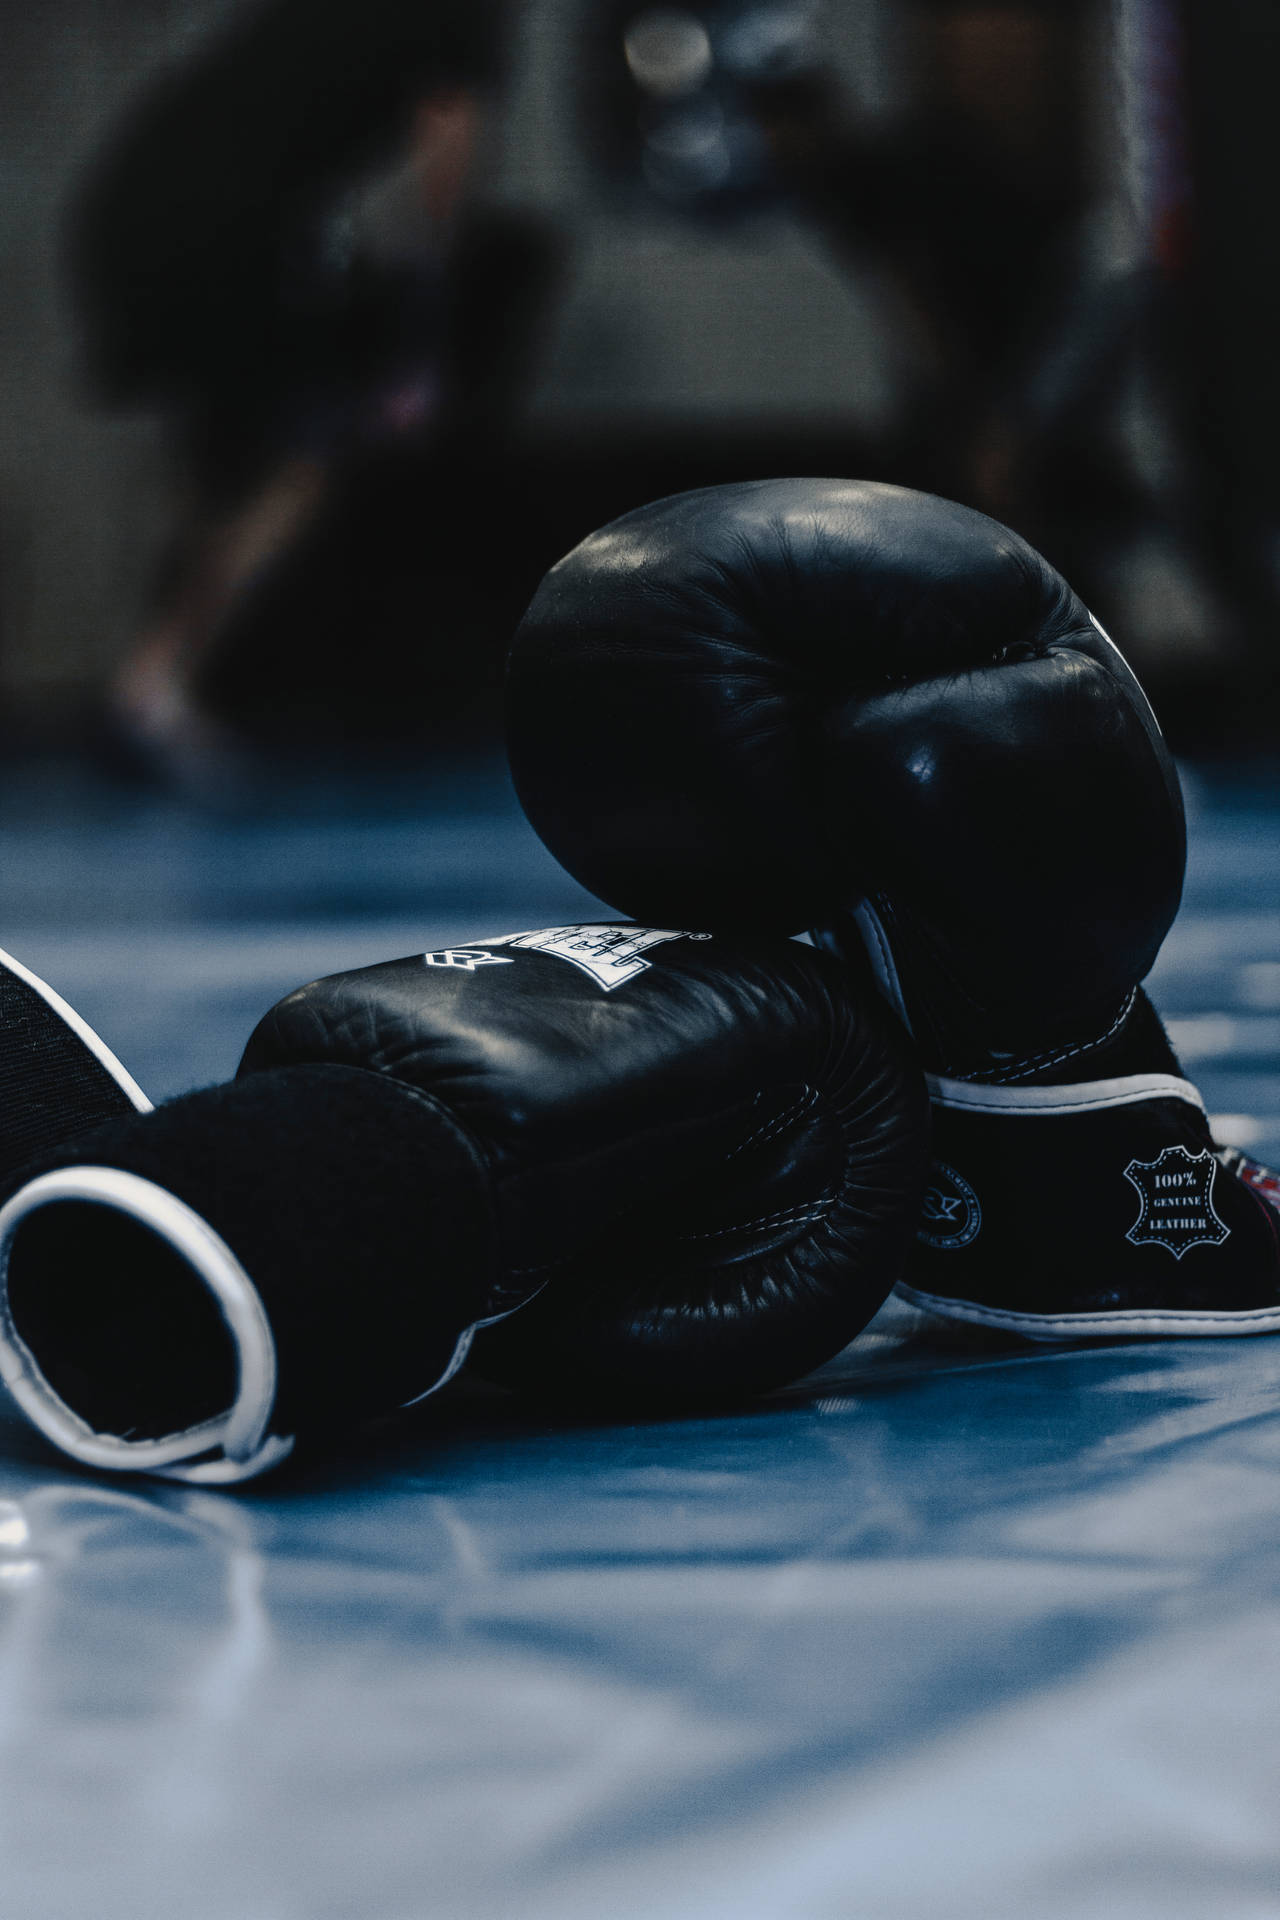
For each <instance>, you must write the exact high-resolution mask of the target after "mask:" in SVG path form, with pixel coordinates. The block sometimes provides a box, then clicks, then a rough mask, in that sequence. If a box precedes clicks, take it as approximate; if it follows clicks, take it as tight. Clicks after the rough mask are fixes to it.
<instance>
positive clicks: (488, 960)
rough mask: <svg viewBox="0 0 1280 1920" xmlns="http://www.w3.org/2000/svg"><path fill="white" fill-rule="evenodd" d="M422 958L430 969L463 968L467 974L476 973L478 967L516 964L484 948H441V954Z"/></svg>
mask: <svg viewBox="0 0 1280 1920" xmlns="http://www.w3.org/2000/svg"><path fill="white" fill-rule="evenodd" d="M422 957H423V959H424V960H425V961H426V963H427V965H428V966H429V967H461V968H462V969H463V971H464V972H465V973H474V972H475V970H476V968H477V967H510V966H514V964H515V962H514V961H512V960H506V959H504V958H503V956H502V955H501V954H500V953H486V952H485V950H484V948H483V947H441V949H440V951H439V953H424V954H423V956H422Z"/></svg>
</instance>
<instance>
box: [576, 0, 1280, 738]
mask: <svg viewBox="0 0 1280 1920" xmlns="http://www.w3.org/2000/svg"><path fill="white" fill-rule="evenodd" d="M1190 11H1191V12H1192V13H1193V14H1194V10H1190ZM1236 11H1237V12H1249V11H1250V7H1249V4H1248V0H1240V5H1239V7H1237V8H1236ZM1252 11H1253V12H1254V13H1255V14H1257V13H1266V12H1267V10H1266V9H1259V8H1258V7H1257V6H1256V5H1255V6H1253V8H1252ZM883 17H884V19H886V20H887V21H888V22H889V23H890V25H891V27H892V37H893V41H894V45H893V53H892V60H893V64H894V66H895V69H896V87H895V92H896V105H895V108H894V110H893V111H891V112H888V113H885V112H881V113H879V114H875V115H868V114H867V113H866V112H865V110H864V107H863V105H862V103H861V102H860V101H859V100H858V99H857V98H856V97H855V91H854V90H853V89H852V88H851V87H850V85H849V84H848V81H849V76H848V74H847V73H845V74H842V73H841V71H840V67H839V63H838V62H837V61H835V60H834V59H832V58H831V54H830V24H831V16H830V12H829V10H826V9H824V8H823V7H822V6H821V5H819V4H815V0H702V4H700V5H697V6H691V7H687V8H686V7H672V6H666V5H659V6H643V5H641V6H636V5H634V4H632V5H625V4H624V5H623V6H621V7H620V8H618V9H616V11H615V13H614V21H615V40H616V52H615V54H614V57H613V61H612V68H611V72H612V83H611V84H612V87H613V90H614V93H615V95H617V96H618V97H619V99H620V98H621V96H622V95H623V94H629V97H630V106H629V112H627V111H623V110H621V109H620V108H619V107H618V106H616V105H615V108H614V111H613V113H612V124H613V127H614V130H615V131H614V135H613V139H612V142H611V143H610V142H609V140H608V138H607V130H608V127H609V124H610V122H609V118H608V117H607V116H605V115H602V114H600V113H599V112H597V114H596V116H595V122H594V124H593V126H592V129H591V131H592V133H593V137H594V138H595V140H596V143H597V145H598V147H599V148H600V150H601V152H602V153H603V154H605V155H606V156H607V158H608V161H609V163H610V164H612V165H613V167H614V168H615V170H617V171H619V172H621V173H627V172H629V174H630V177H631V178H632V180H633V182H634V183H635V188H636V190H643V191H645V192H647V193H649V194H650V195H652V196H656V197H658V198H660V199H662V200H663V201H665V203H666V204H667V205H668V206H670V207H673V208H681V209H683V210H684V211H685V213H686V214H687V215H688V216H689V217H690V218H694V219H699V218H701V219H709V218H716V219H720V220H726V219H733V218H735V217H741V216H742V215H743V214H744V213H749V212H750V211H752V210H753V209H758V208H760V207H762V206H766V205H772V206H773V207H775V208H776V209H786V210H788V211H789V212H790V214H791V216H792V217H794V218H796V219H798V220H800V221H802V222H804V223H805V224H806V225H807V226H808V227H809V228H810V230H811V231H813V232H815V233H816V234H818V235H820V236H821V238H822V239H823V241H824V242H825V244H826V246H827V248H828V249H829V251H830V253H831V255H832V257H833V258H834V259H836V260H837V261H839V262H840V263H842V265H843V268H844V270H845V271H846V272H847V273H848V274H849V275H850V276H851V277H853V278H861V279H863V280H865V279H866V277H867V276H868V275H869V274H877V275H879V276H881V277H882V278H883V279H884V280H886V281H887V282H888V283H890V284H891V286H892V289H893V293H894V297H895V299H896V302H897V308H898V312H899V314H900V315H901V316H902V320H903V324H904V326H905V327H906V328H908V329H909V330H910V331H911V332H912V333H913V335H914V337H915V339H916V341H917V342H918V343H920V345H921V347H922V349H923V350H922V352H921V353H920V354H919V355H918V359H919V363H920V364H922V365H924V366H926V367H927V368H928V369H929V371H928V375H927V377H926V378H925V379H924V380H923V381H921V382H920V383H919V385H918V387H917V389H916V391H915V394H914V397H913V398H912V399H911V401H910V403H909V404H908V406H907V407H906V409H905V410H904V411H903V412H902V414H901V415H900V417H899V418H898V419H897V420H896V422H895V423H894V430H893V432H892V434H891V436H890V437H889V439H888V440H887V441H886V444H885V446H884V447H883V448H882V449H881V450H880V455H879V460H878V470H879V471H880V472H882V473H883V474H884V475H885V477H888V478H892V479H897V480H900V481H902V482H904V483H906V484H909V485H914V486H919V487H924V488H926V489H931V490H934V491H937V492H940V493H943V494H946V495H949V496H951V497H954V498H957V499H960V500H963V501H965V502H967V503H968V504H971V505H974V506H977V507H980V508H981V509H983V510H984V511H986V512H989V513H991V514H992V515H994V516H995V517H996V518H997V519H1000V520H1004V521H1008V522H1010V523H1012V524H1013V525H1015V526H1017V527H1018V528H1019V530H1020V531H1022V532H1023V533H1024V534H1026V535H1027V537H1028V538H1030V539H1031V540H1032V541H1033V542H1034V543H1035V544H1037V545H1038V546H1041V547H1042V548H1045V549H1047V550H1048V551H1049V552H1050V553H1052V554H1053V555H1054V557H1055V559H1056V560H1057V561H1058V562H1059V563H1060V564H1061V565H1062V566H1064V567H1065V568H1066V570H1067V571H1068V573H1069V574H1070V576H1071V577H1072V578H1073V579H1078V580H1079V581H1080V583H1081V585H1082V588H1083V589H1084V591H1085V592H1086V593H1087V594H1088V595H1089V596H1090V598H1091V599H1094V600H1095V601H1097V603H1098V604H1099V605H1100V606H1101V607H1103V608H1105V609H1107V610H1108V611H1109V613H1110V616H1111V617H1112V618H1113V620H1114V621H1115V624H1116V625H1117V627H1118V628H1120V629H1122V630H1123V631H1124V632H1125V634H1126V639H1127V644H1129V645H1130V646H1131V647H1132V649H1133V651H1134V653H1135V655H1136V656H1137V657H1138V659H1139V661H1140V664H1141V667H1142V670H1143V671H1144V673H1147V674H1149V675H1151V676H1152V677H1154V678H1155V679H1156V681H1157V682H1158V683H1159V684H1161V686H1162V687H1164V688H1167V689H1168V696H1167V704H1168V707H1169V709H1170V710H1171V711H1174V713H1175V720H1176V722H1177V723H1178V724H1181V723H1182V721H1183V720H1184V719H1186V720H1187V721H1190V722H1192V723H1194V722H1195V721H1196V720H1197V719H1203V717H1204V715H1205V712H1206V706H1205V703H1206V700H1208V701H1209V702H1210V704H1214V703H1220V702H1221V701H1222V700H1223V699H1224V698H1225V699H1226V701H1227V702H1228V703H1229V702H1230V700H1231V698H1232V686H1233V684H1235V682H1234V681H1233V678H1232V675H1233V673H1234V672H1235V671H1236V670H1237V669H1238V668H1239V666H1240V664H1241V647H1242V640H1243V635H1244V630H1245V626H1246V624H1247V621H1248V618H1249V612H1250V603H1249V600H1248V596H1247V594H1245V593H1244V586H1243V582H1244V580H1245V579H1246V578H1247V575H1248V571H1249V569H1248V568H1247V567H1246V568H1244V569H1242V568H1241V567H1240V566H1239V565H1236V564H1233V562H1232V560H1231V557H1230V546H1231V539H1230V537H1227V538H1224V529H1225V526H1226V525H1227V522H1228V520H1229V521H1230V524H1231V525H1233V526H1238V525H1239V522H1240V515H1239V513H1238V512H1236V511H1231V512H1230V513H1229V514H1228V513H1224V504H1225V502H1226V501H1227V500H1228V499H1234V498H1235V497H1236V496H1237V494H1238V492H1239V488H1238V487H1237V486H1236V485H1235V484H1234V483H1233V482H1231V481H1227V482H1226V484H1224V479H1225V476H1226V474H1227V473H1228V472H1229V470H1230V468H1231V466H1232V464H1233V462H1232V459H1231V456H1230V453H1229V452H1228V449H1227V447H1226V445H1225V444H1224V435H1225V427H1226V423H1227V422H1228V421H1229V420H1230V419H1231V418H1232V416H1233V414H1234V416H1235V418H1236V421H1237V429H1236V431H1235V439H1236V440H1237V441H1238V442H1239V443H1240V445H1241V446H1242V447H1244V448H1245V450H1246V453H1247V451H1248V449H1249V448H1250V447H1253V448H1258V447H1260V446H1261V444H1262V441H1263V439H1264V437H1265V429H1261V428H1259V427H1257V426H1256V425H1255V427H1254V428H1253V430H1252V431H1250V430H1249V429H1247V428H1246V429H1243V430H1241V428H1240V423H1241V422H1243V421H1244V420H1245V419H1251V420H1253V421H1254V422H1255V423H1256V422H1257V421H1258V420H1259V419H1260V417H1265V419H1266V420H1267V421H1269V420H1270V417H1271V412H1272V411H1274V409H1270V408H1266V409H1263V412H1262V415H1261V416H1260V415H1259V414H1258V412H1257V411H1256V410H1255V411H1254V412H1253V413H1251V412H1250V404H1249V400H1248V398H1247V397H1246V396H1245V395H1244V394H1243V393H1242V391H1241V390H1242V388H1243V387H1244V386H1245V385H1246V381H1244V380H1242V379H1241V378H1240V377H1239V376H1238V374H1235V373H1233V372H1232V370H1231V369H1232V367H1233V365H1238V364H1239V360H1240V356H1237V355H1232V354H1229V353H1223V352H1222V350H1221V345H1220V337H1221V336H1223V335H1224V334H1225V332H1226V331H1227V326H1226V316H1228V315H1230V316H1234V318H1233V321H1232V325H1233V329H1234V333H1235V335H1236V336H1237V337H1240V336H1244V343H1245V344H1246V346H1247V344H1248V340H1249V339H1250V338H1256V335H1257V327H1256V326H1255V327H1253V329H1252V332H1251V330H1250V327H1249V324H1248V322H1247V320H1246V318H1245V315H1246V313H1247V311H1248V302H1247V301H1244V300H1242V298H1241V291H1242V290H1241V288H1240V286H1239V284H1238V282H1239V280H1240V277H1241V272H1240V271H1239V270H1238V271H1237V272H1236V274H1235V276H1234V281H1233V278H1232V275H1231V274H1230V273H1229V272H1227V271H1224V270H1211V269H1212V263H1213V261H1214V259H1215V258H1216V256H1217V254H1220V253H1223V252H1226V251H1230V257H1231V258H1232V259H1234V260H1235V262H1236V264H1237V269H1243V267H1244V263H1245V261H1246V259H1247V257H1248V256H1247V253H1246V251H1245V250H1244V249H1241V248H1239V247H1236V248H1234V249H1231V250H1227V249H1223V248H1222V247H1220V246H1219V247H1216V248H1215V244H1214V242H1215V236H1216V234H1217V232H1218V230H1219V229H1220V228H1221V226H1222V224H1223V223H1222V221H1221V219H1218V220H1217V221H1216V222H1214V223H1205V230H1204V232H1203V233H1202V234H1201V235H1200V236H1199V238H1200V241H1201V244H1200V246H1199V250H1198V251H1197V246H1196V235H1195V234H1194V232H1193V219H1192V214H1193V208H1192V197H1193V185H1196V184H1198V186H1199V188H1200V190H1201V197H1202V198H1204V197H1205V195H1206V194H1210V195H1211V194H1212V193H1213V191H1214V189H1215V186H1216V184H1217V181H1218V176H1219V175H1220V174H1221V173H1222V172H1223V171H1224V169H1223V166H1222V162H1221V158H1220V152H1221V148H1222V142H1221V140H1220V139H1219V138H1218V137H1217V135H1216V133H1215V129H1216V128H1217V127H1219V126H1220V125H1221V123H1222V121H1223V119H1224V106H1225V101H1226V97H1227V94H1228V91H1229V87H1228V83H1227V78H1226V75H1227V69H1228V66H1229V57H1227V58H1224V46H1226V45H1234V47H1235V49H1236V56H1237V58H1236V65H1237V67H1239V66H1240V65H1241V64H1242V63H1244V62H1247V58H1248V55H1247V52H1246V49H1247V48H1249V47H1250V46H1252V47H1253V48H1254V50H1255V51H1256V50H1258V48H1259V45H1260V42H1259V41H1258V39H1257V38H1256V36H1255V37H1254V38H1253V39H1252V40H1251V38H1250V35H1249V34H1248V33H1246V32H1242V31H1237V32H1236V33H1234V35H1232V34H1227V35H1226V36H1224V34H1223V32H1222V30H1221V28H1215V27H1214V26H1213V25H1212V24H1211V23H1208V22H1206V21H1205V20H1203V19H1202V18H1200V17H1199V16H1196V19H1195V23H1194V35H1193V39H1194V52H1192V51H1190V50H1189V48H1188V44H1187V28H1188V24H1189V22H1188V20H1187V19H1186V18H1184V9H1183V7H1182V6H1181V5H1179V4H1178V0H903V4H901V5H900V6H897V7H895V8H893V9H892V10H890V11H889V12H888V13H886V14H884V16H883ZM1259 24H1260V22H1258V21H1255V22H1254V26H1255V27H1257V26H1259ZM1266 33H1267V34H1269V35H1270V37H1271V38H1272V39H1273V40H1274V39H1275V38H1276V37H1277V35H1280V16H1276V15H1275V11H1274V9H1272V10H1270V25H1269V27H1268V28H1267V29H1266ZM1263 37H1264V39H1265V37H1266V34H1264V36H1263ZM1201 42H1204V43H1206V44H1205V46H1204V47H1203V48H1202V47H1201ZM1264 64H1265V65H1266V71H1267V72H1268V74H1269V73H1270V72H1271V70H1272V67H1273V65H1274V62H1270V63H1264ZM1239 77H1240V76H1239V74H1238V73H1237V75H1236V78H1237V79H1239ZM1254 91H1255V92H1256V91H1257V87H1256V86H1255V88H1254ZM1243 120H1244V129H1245V130H1243V131H1238V132H1237V133H1236V134H1235V135H1234V136H1233V138H1232V140H1230V141H1228V142H1227V146H1228V147H1232V146H1234V147H1235V148H1240V147H1242V146H1244V145H1248V144H1249V143H1250V142H1252V143H1253V144H1254V145H1255V146H1256V145H1257V144H1258V143H1259V141H1260V140H1261V141H1265V139H1266V135H1265V133H1263V132H1262V131H1261V130H1262V129H1263V128H1264V127H1265V125H1266V117H1265V116H1262V115H1259V114H1245V115H1244V116H1243ZM1236 171H1237V179H1236V185H1237V192H1236V195H1235V199H1234V201H1231V200H1230V199H1229V198H1228V196H1226V195H1224V194H1223V193H1222V192H1221V191H1220V190H1219V191H1218V193H1217V199H1218V201H1219V202H1221V203H1224V204H1227V205H1234V206H1235V207H1236V209H1237V220H1238V221H1241V220H1243V219H1245V218H1247V214H1246V212H1245V207H1246V205H1247V200H1248V196H1247V195H1243V196H1242V195H1241V194H1240V193H1239V191H1238V188H1239V178H1238V176H1239V171H1240V170H1239V169H1238V168H1237V170H1236ZM1220 268H1221V262H1219V269H1220ZM1224 287H1230V288H1232V289H1233V290H1232V292H1231V296H1230V298H1227V299H1224V297H1223V289H1224ZM1255 311H1256V303H1255ZM1215 331H1216V335H1217V336H1219V339H1218V341H1217V342H1215V338H1214V335H1215ZM1260 357H1261V356H1259V355H1258V354H1257V352H1256V351H1254V352H1253V353H1251V354H1246V356H1245V359H1246V361H1247V363H1248V364H1251V365H1253V364H1255V363H1256V362H1257V361H1258V360H1259V358H1260ZM1206 375H1207V377H1206ZM1248 384H1249V388H1250V392H1252V393H1253V394H1255V395H1256V393H1257V392H1258V389H1259V385H1260V384H1261V386H1262V387H1263V388H1264V389H1265V385H1266V382H1265V380H1264V381H1263V382H1261V383H1259V382H1258V381H1257V380H1256V379H1253V380H1252V381H1251V382H1248ZM1233 400H1234V403H1235V404H1234V406H1233V404H1232V402H1233ZM1215 421H1217V422H1220V423H1222V426H1221V428H1215V427H1214V425H1213V424H1212V423H1213V422H1215ZM1248 464H1250V465H1251V467H1253V468H1255V469H1259V470H1261V469H1262V468H1265V466H1266V462H1265V460H1257V459H1254V460H1252V461H1251V462H1248ZM1251 491H1252V492H1253V493H1254V494H1259V495H1260V494H1261V493H1263V492H1265V487H1259V486H1258V485H1256V484H1255V485H1253V486H1252V488H1251ZM1272 546H1274V550H1275V551H1276V552H1280V542H1273V543H1272ZM1260 550H1261V551H1262V552H1264V553H1269V552H1270V551H1271V550H1272V547H1271V546H1268V545H1267V543H1266V542H1263V543H1262V544H1261V549H1260ZM1258 551H1259V549H1258V543H1257V542H1255V560H1254V568H1253V571H1254V574H1255V575H1256V574H1257V573H1258V572H1259V566H1258V564H1257V559H1258ZM1242 594H1243V595H1244V597H1242ZM1255 604H1256V596H1255Z"/></svg>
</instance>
